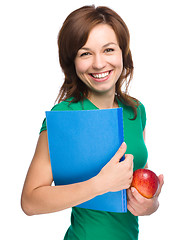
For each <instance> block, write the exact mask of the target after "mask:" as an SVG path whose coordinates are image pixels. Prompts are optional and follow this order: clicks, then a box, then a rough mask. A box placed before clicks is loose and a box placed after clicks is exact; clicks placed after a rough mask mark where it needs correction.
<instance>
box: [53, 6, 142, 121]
mask: <svg viewBox="0 0 188 240" xmlns="http://www.w3.org/2000/svg"><path fill="white" fill-rule="evenodd" d="M101 23H102V24H108V25H109V26H111V27H112V29H113V30H114V32H115V34H116V37H117V40H118V43H119V47H120V49H121V50H122V57H123V71H122V73H121V75H120V77H119V79H118V81H117V82H116V88H115V96H116V97H117V98H118V99H119V100H120V101H121V102H123V103H124V104H125V105H127V106H130V107H131V108H132V109H133V111H134V118H133V119H135V118H136V116H137V107H138V105H139V102H138V100H137V99H135V98H133V97H131V96H129V95H128V87H129V84H130V81H131V80H132V77H133V70H134V67H133V61H132V55H131V51H130V47H129V45H130V35H129V30H128V28H127V26H126V24H125V22H124V21H123V20H122V18H121V17H120V16H119V15H118V14H117V13H116V12H115V11H113V10H112V9H110V8H107V7H96V8H95V6H94V5H92V6H84V7H81V8H79V9H77V10H75V11H73V12H72V13H71V14H70V15H69V16H68V17H67V18H66V20H65V21H64V23H63V26H62V27H61V29H60V31H59V35H58V47H59V62H60V65H61V68H62V71H63V73H64V76H65V80H64V82H63V85H62V86H61V88H60V91H59V94H58V97H57V101H58V103H60V102H61V101H64V100H67V99H68V98H70V97H72V100H71V102H78V101H82V100H83V99H84V98H87V97H88V94H89V88H88V87H87V86H86V85H85V84H84V83H83V82H82V81H81V80H80V79H79V78H78V76H77V74H76V70H75V64H74V61H75V57H76V55H77V52H78V50H79V49H80V48H82V47H83V46H84V45H85V43H86V42H87V39H88V36H89V33H90V31H91V29H92V28H93V27H95V26H96V25H97V24H101ZM124 83H125V84H124ZM123 84H124V86H125V87H124V90H122V86H123Z"/></svg>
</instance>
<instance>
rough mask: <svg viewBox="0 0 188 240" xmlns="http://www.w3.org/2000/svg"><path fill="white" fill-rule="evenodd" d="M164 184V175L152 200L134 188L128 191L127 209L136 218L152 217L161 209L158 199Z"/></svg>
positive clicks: (161, 176)
mask: <svg viewBox="0 0 188 240" xmlns="http://www.w3.org/2000/svg"><path fill="white" fill-rule="evenodd" d="M143 137H144V141H145V129H144V131H143ZM145 168H148V163H146V165H145ZM163 184H164V177H163V175H159V188H158V191H157V193H156V195H155V196H154V197H153V198H151V199H147V198H145V197H143V196H142V195H141V194H140V193H139V192H138V191H137V190H136V188H134V187H131V188H129V189H127V196H128V203H127V208H128V209H129V211H130V212H131V213H132V214H133V215H135V216H145V215H151V214H152V213H154V212H155V211H157V209H158V207H159V201H158V197H159V195H160V192H161V189H162V186H163Z"/></svg>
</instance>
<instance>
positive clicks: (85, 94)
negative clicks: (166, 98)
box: [21, 6, 163, 240]
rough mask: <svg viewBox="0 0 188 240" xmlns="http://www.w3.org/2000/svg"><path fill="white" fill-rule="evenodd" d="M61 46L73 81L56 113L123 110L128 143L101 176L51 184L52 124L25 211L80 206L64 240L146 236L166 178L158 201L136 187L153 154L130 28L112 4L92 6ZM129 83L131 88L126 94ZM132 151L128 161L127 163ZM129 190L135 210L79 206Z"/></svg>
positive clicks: (73, 17)
mask: <svg viewBox="0 0 188 240" xmlns="http://www.w3.org/2000/svg"><path fill="white" fill-rule="evenodd" d="M58 46H59V60H60V65H61V68H62V70H63V72H64V75H65V81H64V83H63V85H62V87H61V89H60V93H59V96H58V104H57V105H55V106H54V107H53V109H52V110H56V111H57V110H59V111H65V110H90V109H107V108H117V107H122V108H123V116H124V120H123V121H124V131H125V142H126V143H122V145H121V146H120V148H119V150H118V151H117V153H116V154H115V155H114V157H113V158H112V159H109V162H108V163H107V164H106V165H105V166H104V167H103V168H102V170H101V171H100V172H99V174H98V175H96V176H95V177H93V178H91V179H89V180H87V181H85V182H80V183H75V184H70V185H64V186H51V184H52V182H53V176H52V171H51V164H50V157H49V150H48V141H47V131H46V120H44V121H43V125H42V128H41V132H40V136H39V140H38V144H37V147H36V151H35V154H34V157H33V160H32V162H31V165H30V168H29V170H28V174H27V177H26V180H25V184H24V187H23V193H22V198H21V204H22V209H23V211H24V212H25V213H26V214H27V215H34V214H42V213H51V212H56V211H60V210H63V209H66V208H70V207H72V216H71V226H70V228H69V229H68V230H67V233H66V235H65V238H64V239H69V240H74V239H81V240H85V239H88V240H94V239H95V240H96V239H98V240H99V239H101V240H104V239H108V240H110V239H112V240H118V239H119V240H122V239H126V240H128V239H131V240H133V239H138V231H139V227H138V216H141V215H150V214H152V213H153V212H155V211H156V210H157V209H158V206H159V202H158V196H159V194H160V191H161V188H162V185H163V176H162V175H160V176H159V181H160V186H159V189H158V192H157V194H156V196H155V197H153V198H152V199H146V198H144V197H143V196H142V195H140V194H139V193H138V192H137V191H136V189H135V188H130V185H131V181H132V176H133V171H134V170H136V169H138V168H144V167H147V149H146V146H145V143H144V133H145V123H146V114H145V109H144V106H143V105H142V104H141V103H140V102H139V101H138V100H137V99H135V98H132V97H130V96H129V95H128V93H127V88H128V85H129V82H130V81H131V79H132V76H133V62H132V56H131V51H130V48H129V31H128V29H127V26H126V25H125V23H124V21H123V20H122V19H121V18H120V16H119V15H118V14H117V13H116V12H114V11H113V10H111V9H109V8H107V7H98V8H95V7H94V6H85V7H82V8H80V9H77V10H75V11H74V12H72V13H71V14H70V15H69V16H68V17H67V19H66V20H65V22H64V24H63V26H62V28H61V30H60V32H59V36H58ZM123 83H125V87H126V89H125V91H122V86H124V85H123ZM65 151H66V149H65ZM124 154H125V161H123V162H119V160H120V159H121V157H122V156H123V155H124ZM65 161H66V159H65ZM109 179H110V180H109ZM122 189H127V197H128V203H127V207H128V210H129V211H128V212H127V213H111V212H105V211H95V210H88V209H82V208H77V207H74V206H76V205H78V204H80V203H82V202H85V201H87V200H89V199H92V198H93V197H95V196H97V195H100V194H103V193H106V192H109V191H119V190H122Z"/></svg>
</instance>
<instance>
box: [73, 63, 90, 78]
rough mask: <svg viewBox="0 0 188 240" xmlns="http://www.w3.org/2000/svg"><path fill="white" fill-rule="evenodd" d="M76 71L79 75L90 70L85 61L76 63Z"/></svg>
mask: <svg viewBox="0 0 188 240" xmlns="http://www.w3.org/2000/svg"><path fill="white" fill-rule="evenodd" d="M75 69H76V73H77V75H80V74H84V73H85V72H86V71H87V69H88V63H87V62H85V61H79V60H78V61H75Z"/></svg>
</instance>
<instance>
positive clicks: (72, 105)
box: [51, 98, 83, 111]
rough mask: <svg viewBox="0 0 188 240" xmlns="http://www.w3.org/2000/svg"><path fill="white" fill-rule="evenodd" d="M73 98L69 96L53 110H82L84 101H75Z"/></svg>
mask: <svg viewBox="0 0 188 240" xmlns="http://www.w3.org/2000/svg"><path fill="white" fill-rule="evenodd" d="M72 100H73V98H68V99H66V100H64V101H62V102H60V103H58V104H56V105H55V106H54V107H53V108H52V109H51V111H71V110H82V109H83V102H82V101H78V102H73V101H72Z"/></svg>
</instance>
